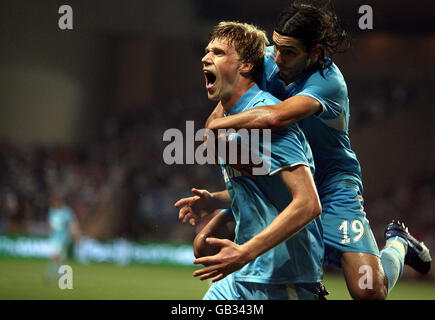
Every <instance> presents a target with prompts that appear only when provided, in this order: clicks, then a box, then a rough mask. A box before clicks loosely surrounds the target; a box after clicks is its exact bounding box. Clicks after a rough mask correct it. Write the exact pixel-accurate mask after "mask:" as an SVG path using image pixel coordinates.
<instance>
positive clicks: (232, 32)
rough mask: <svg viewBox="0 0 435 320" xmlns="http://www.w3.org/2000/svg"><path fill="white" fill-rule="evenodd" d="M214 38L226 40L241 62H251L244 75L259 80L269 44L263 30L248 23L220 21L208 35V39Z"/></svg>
mask: <svg viewBox="0 0 435 320" xmlns="http://www.w3.org/2000/svg"><path fill="white" fill-rule="evenodd" d="M215 39H221V40H222V39H223V40H226V41H228V44H230V45H232V46H234V49H235V50H236V52H237V54H238V55H239V57H240V61H241V62H243V63H247V62H251V63H252V64H253V65H254V66H253V68H252V70H251V71H250V72H249V73H248V74H247V75H246V76H247V77H249V78H251V79H253V80H255V81H256V82H259V80H260V79H261V75H262V73H263V65H264V55H265V53H266V46H267V45H268V44H269V40H267V35H266V32H265V31H263V30H261V29H259V28H257V27H256V26H254V25H252V24H248V23H240V22H237V21H222V22H220V23H219V24H218V25H217V26H215V27H214V28H213V30H212V32H211V33H210V35H209V40H210V41H212V40H215Z"/></svg>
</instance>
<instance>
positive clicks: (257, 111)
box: [206, 95, 322, 130]
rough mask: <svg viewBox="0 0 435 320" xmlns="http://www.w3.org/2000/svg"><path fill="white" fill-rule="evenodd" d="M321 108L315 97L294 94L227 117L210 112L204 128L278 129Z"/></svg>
mask: <svg viewBox="0 0 435 320" xmlns="http://www.w3.org/2000/svg"><path fill="white" fill-rule="evenodd" d="M216 108H217V107H216ZM215 110H216V109H215ZM321 110H322V105H321V104H320V102H319V101H317V100H316V99H313V98H310V97H306V96H302V95H296V96H293V97H291V98H288V99H287V100H284V101H282V102H281V103H278V104H275V105H271V106H261V107H258V108H253V109H250V110H247V111H244V112H241V113H238V114H235V115H231V116H227V117H215V116H213V118H211V117H212V115H213V113H212V115H211V116H210V118H209V120H207V123H206V128H207V129H210V130H217V129H229V128H233V129H236V130H239V129H241V128H246V129H273V130H280V129H283V128H285V127H287V126H288V125H290V124H292V123H294V122H297V121H299V120H301V119H303V118H306V117H308V116H310V115H312V114H314V113H317V112H320V111H321Z"/></svg>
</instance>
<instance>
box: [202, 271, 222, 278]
mask: <svg viewBox="0 0 435 320" xmlns="http://www.w3.org/2000/svg"><path fill="white" fill-rule="evenodd" d="M219 274H220V273H219V271H218V270H215V271H212V272H209V273H206V274H203V275H202V276H200V277H199V280H207V279H210V278H212V277H216V276H218V275H219Z"/></svg>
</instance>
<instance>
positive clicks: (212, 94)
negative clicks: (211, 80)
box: [207, 90, 220, 101]
mask: <svg viewBox="0 0 435 320" xmlns="http://www.w3.org/2000/svg"><path fill="white" fill-rule="evenodd" d="M207 97H208V99H209V100H211V101H219V100H220V96H219V95H218V94H217V92H216V91H214V90H213V91H211V90H207Z"/></svg>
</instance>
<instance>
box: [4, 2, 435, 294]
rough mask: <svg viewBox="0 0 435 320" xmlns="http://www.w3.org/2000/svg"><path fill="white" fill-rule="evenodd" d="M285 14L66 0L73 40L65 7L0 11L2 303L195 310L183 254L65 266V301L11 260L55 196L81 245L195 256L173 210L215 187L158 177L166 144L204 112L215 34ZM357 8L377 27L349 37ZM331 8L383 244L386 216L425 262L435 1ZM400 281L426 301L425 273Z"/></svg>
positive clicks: (34, 234) (432, 290) (275, 9)
mask: <svg viewBox="0 0 435 320" xmlns="http://www.w3.org/2000/svg"><path fill="white" fill-rule="evenodd" d="M286 3H287V2H286V1H278V0H269V1H267V2H265V1H260V0H249V1H230V0H221V1H218V2H209V1H199V0H197V1H195V0H183V1H176V0H160V1H154V0H153V1H139V0H130V1H128V2H121V1H114V0H109V1H107V0H106V1H96V0H95V1H91V2H86V3H85V2H83V1H68V3H67V4H69V5H70V6H71V7H72V9H73V13H74V15H73V19H74V20H73V21H74V24H73V27H74V29H73V30H66V31H63V30H60V29H59V28H58V20H59V18H60V16H61V15H60V14H59V13H58V8H59V7H60V6H61V5H62V4H65V3H63V2H61V1H54V0H53V1H49V0H40V1H37V2H36V1H22V0H17V1H10V2H4V1H3V2H1V4H0V43H1V48H2V49H1V50H0V90H1V94H0V240H1V241H0V270H1V272H0V299H17V298H18V299H19V298H24V299H37V298H42V299H64V298H66V299H70V298H75V299H77V298H78V299H82V298H83V299H88V298H93V299H106V298H114V299H190V298H191V299H199V298H201V297H202V294H203V293H204V291H205V290H206V288H207V285H208V284H207V283H203V282H200V281H199V280H197V279H194V278H193V277H191V272H192V270H193V266H191V265H190V266H189V263H185V259H186V257H189V255H188V254H187V255H184V256H183V257H184V258H183V259H184V260H183V259H182V260H183V262H182V263H181V264H182V265H184V266H178V265H176V264H177V261H174V260H171V259H169V260H165V259H162V260H158V259H155V260H152V259H151V260H150V259H148V260H147V259H146V258H143V259H142V260H140V259H139V260H138V261H135V260H131V261H130V260H128V261H124V262H122V261H121V263H119V261H115V260H116V259H115V260H114V259H112V260H111V259H106V260H104V259H101V260H100V261H105V262H95V261H87V262H86V263H84V261H80V259H77V255H72V257H74V258H75V259H74V260H70V261H69V263H70V264H71V265H72V266H73V270H74V275H75V278H74V279H75V280H74V281H75V282H74V290H70V291H69V292H66V291H61V290H59V289H58V288H53V287H47V286H46V285H44V283H43V281H42V279H43V274H44V270H45V265H46V259H44V258H43V257H42V258H41V257H39V258H38V257H36V256H35V254H33V255H32V254H31V252H35V251H32V250H33V249H29V250H27V252H30V253H29V254H27V255H26V254H24V253H22V252H23V251H20V252H21V253H20V254H18V252H19V250H18V249H17V247H19V246H20V243H21V244H22V241H24V240H23V239H45V238H46V237H47V234H48V229H47V225H46V218H47V210H48V196H49V193H50V190H61V191H62V192H64V193H65V194H66V195H67V201H68V203H69V204H70V205H71V206H72V208H73V209H74V210H75V212H76V215H77V217H78V219H79V222H80V225H81V228H82V232H83V234H84V235H85V236H86V238H88V239H89V240H95V241H98V243H101V244H104V243H112V242H116V243H118V244H119V243H120V241H121V242H122V241H124V244H125V243H127V244H132V243H135V244H139V243H141V244H148V245H152V244H157V245H160V248H163V247H164V246H165V245H169V244H175V246H176V247H177V246H180V245H181V246H184V247H183V248H186V247H185V246H186V245H190V244H191V242H192V239H193V237H194V235H195V233H196V231H197V230H195V229H194V228H191V227H190V226H187V225H182V224H180V223H179V222H178V220H177V211H176V210H175V209H174V208H173V203H174V202H175V201H176V200H177V199H179V198H180V197H182V196H186V195H188V194H189V190H190V188H191V187H193V186H195V187H201V188H208V189H209V190H217V189H220V188H222V187H223V186H224V184H223V179H222V177H221V175H220V172H219V171H218V170H216V169H215V168H214V167H213V166H199V165H173V166H168V165H166V164H164V162H163V159H162V154H163V149H164V147H165V146H166V145H167V142H164V141H163V139H162V138H163V132H164V131H165V130H167V129H169V128H178V129H180V130H181V131H182V132H185V125H186V123H185V121H186V120H194V121H195V129H196V130H197V129H200V128H202V126H203V123H204V121H205V119H206V117H207V115H208V114H209V112H210V111H211V110H212V108H213V107H214V103H211V102H209V101H208V100H207V98H206V92H205V89H204V80H203V75H202V72H201V64H200V59H201V57H202V55H203V52H204V47H205V45H206V44H207V35H208V33H209V31H210V30H211V28H212V26H214V25H215V24H216V23H217V22H219V21H221V20H239V21H244V22H250V23H254V24H256V25H258V26H260V27H261V28H263V29H265V30H266V31H267V32H268V35H269V36H270V35H271V32H272V28H273V21H274V20H275V18H276V16H277V14H278V13H279V11H280V9H281V8H282V7H283V6H285V5H286ZM364 4H368V5H371V6H372V8H373V13H374V29H373V30H360V29H359V28H358V19H359V18H360V16H361V15H360V14H358V8H359V7H360V6H361V5H364ZM334 5H335V9H336V11H337V13H338V15H339V17H340V18H341V20H342V22H343V24H344V26H345V27H346V28H347V30H348V31H349V32H350V33H351V35H352V37H353V47H352V49H351V50H349V51H347V52H346V53H344V54H338V55H337V56H336V57H335V58H334V59H335V61H336V63H337V64H338V65H339V66H340V68H341V70H342V72H343V74H344V76H345V79H346V81H347V84H348V88H349V97H350V106H351V123H350V135H351V141H352V147H353V148H354V150H355V151H356V153H357V155H358V157H359V160H360V162H361V166H362V171H363V181H364V185H365V209H366V210H365V211H366V212H367V216H368V219H369V220H370V223H371V226H372V228H373V232H374V234H375V237H376V239H377V241H378V245H379V246H380V247H382V246H383V245H384V240H383V230H384V227H385V225H386V223H388V222H389V221H390V220H391V219H393V218H396V219H401V220H403V221H405V222H406V223H407V225H409V227H410V229H411V231H412V233H413V234H415V235H416V236H417V237H418V238H419V239H422V240H423V241H424V242H425V243H426V244H427V245H428V246H429V247H430V248H431V249H432V255H433V250H435V232H434V230H435V215H434V213H435V212H434V208H435V172H434V168H433V164H434V163H435V145H434V141H435V137H434V111H433V110H434V109H433V99H434V95H433V88H434V84H435V80H434V73H433V70H434V61H435V60H434V58H435V54H434V53H435V33H434V31H435V29H434V25H433V23H431V21H432V20H433V13H434V10H435V8H434V4H433V1H419V2H418V5H417V4H406V5H402V4H400V3H398V2H395V1H356V0H341V1H334ZM432 22H433V21H432ZM23 237H24V238H23ZM14 239H15V240H14ZM17 239H18V240H17ZM20 239H21V240H20ZM14 241H17V243H18V245H17V246H15V247H13V248H12V247H10V246H9V245H12V244H13V243H14ZM20 241H21V242H20ZM5 243H6V245H5ZM8 246H9V247H8ZM21 247H23V246H22V245H21ZM7 248H9V249H7ZM10 248H12V249H10ZM29 248H35V247H31V246H30V247H29ZM114 248H115V246H114ZM187 248H188V249H189V247H187ZM8 250H9V251H8ZM41 252H42V254H41V255H42V256H44V252H47V251H44V250H42V251H41ZM143 252H144V255H145V256H146V257H149V256H148V253H147V252H148V251H143ZM155 252H156V251H154V255H155V254H156V253H155ZM157 252H162V251H157ZM157 255H158V254H157ZM26 256H27V258H24V257H26ZM29 257H33V258H34V259H30V258H29ZM35 258H38V259H35ZM112 262H116V263H112ZM129 262H131V263H129ZM178 262H179V261H178ZM186 264H187V266H186ZM327 271H328V273H327V275H326V283H327V285H328V284H329V289H330V290H331V291H332V293H333V295H332V296H331V297H332V298H343V299H346V298H349V296H348V294H347V292H346V289H345V284H344V280H343V278H342V277H341V275H340V274H339V273H337V270H333V269H327ZM403 278H404V280H402V281H401V282H400V283H399V284H398V285H397V288H396V289H395V291H393V294H392V296H391V298H393V299H434V298H435V282H434V280H435V272H434V270H432V271H431V273H430V275H428V276H425V277H424V278H422V277H420V276H418V274H416V273H415V272H414V271H413V270H411V269H410V268H408V267H406V268H405V272H404V277H403ZM185 288H189V290H185ZM331 288H332V289H331Z"/></svg>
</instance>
